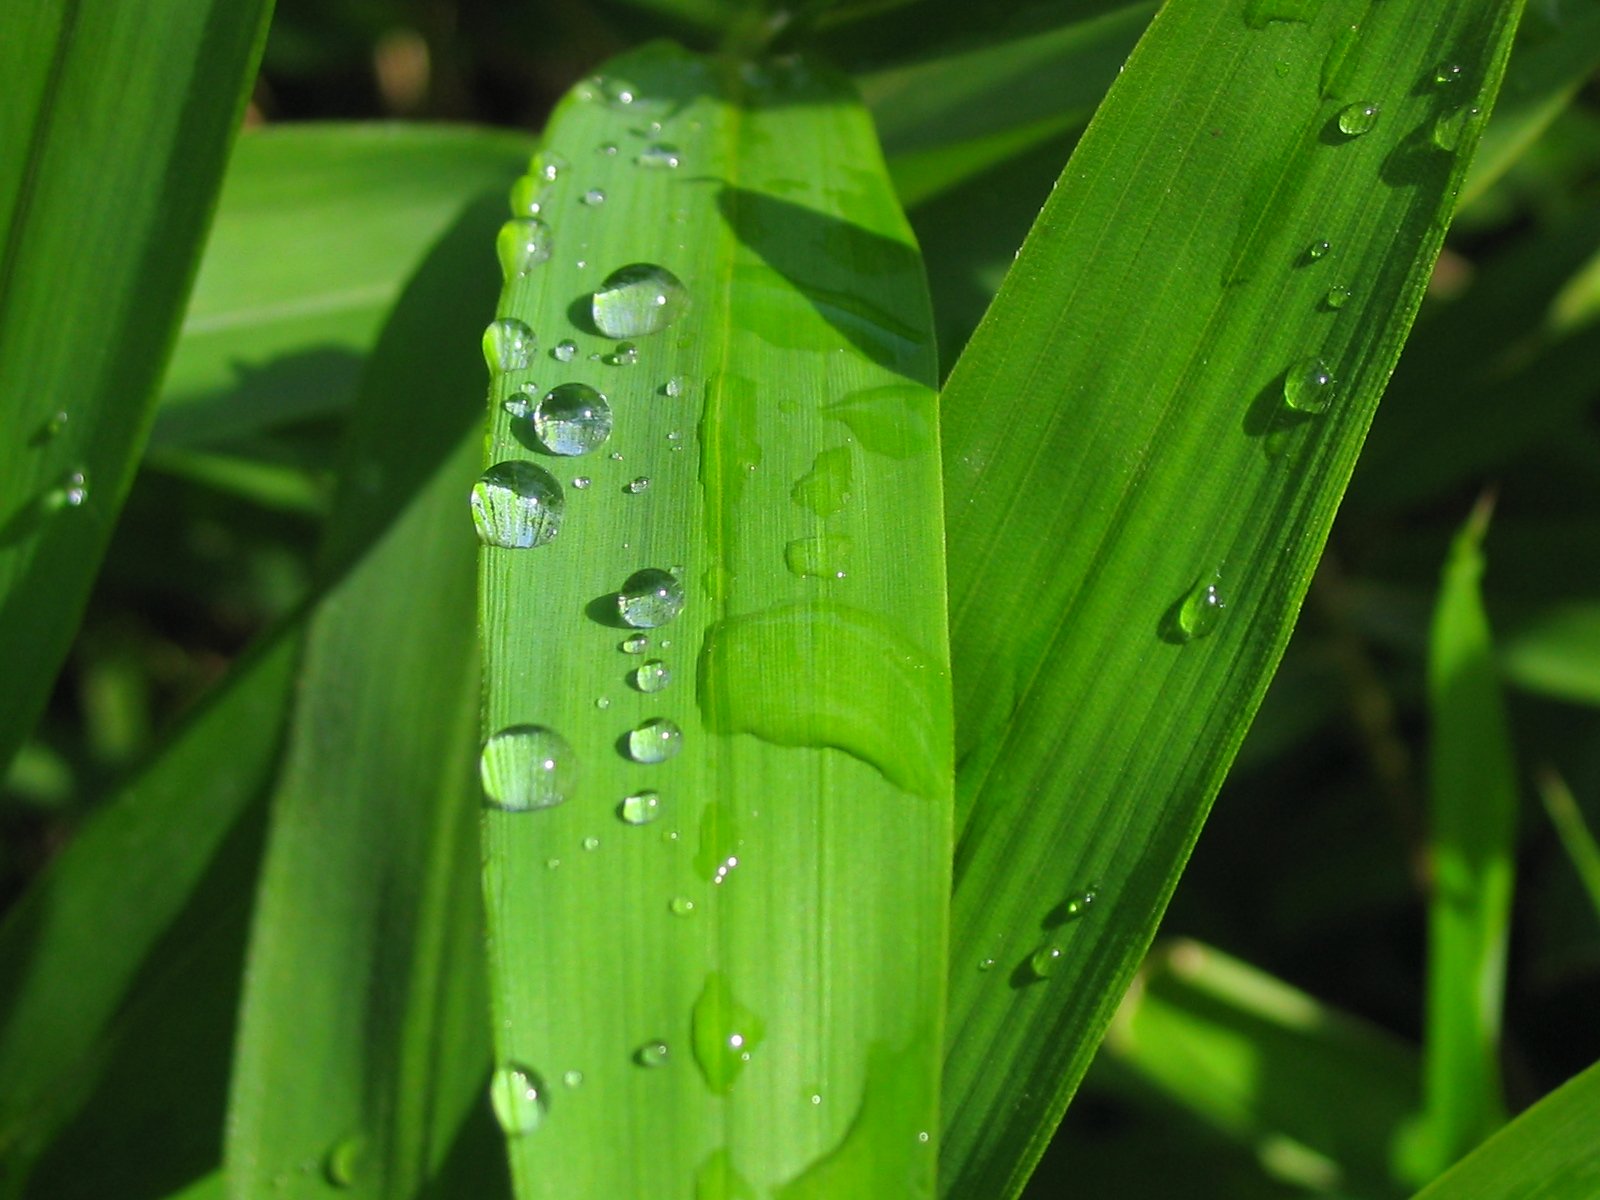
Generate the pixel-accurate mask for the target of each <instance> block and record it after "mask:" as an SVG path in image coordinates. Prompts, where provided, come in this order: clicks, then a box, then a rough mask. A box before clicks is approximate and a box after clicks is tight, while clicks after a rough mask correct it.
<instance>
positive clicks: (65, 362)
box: [0, 0, 272, 763]
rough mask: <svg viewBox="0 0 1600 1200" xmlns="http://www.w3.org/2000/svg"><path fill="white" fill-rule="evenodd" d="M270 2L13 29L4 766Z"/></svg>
mask: <svg viewBox="0 0 1600 1200" xmlns="http://www.w3.org/2000/svg"><path fill="white" fill-rule="evenodd" d="M271 8H272V6H271V4H270V2H269V0H246V2H245V3H236V2H229V0H211V2H209V3H183V2H178V0H80V2H78V3H74V4H44V5H24V6H22V7H20V8H17V9H15V10H14V11H13V12H12V13H11V14H10V19H9V20H8V21H7V30H6V36H5V37H4V38H0V78H3V79H5V80H6V89H7V101H6V103H5V104H4V105H3V106H0V145H4V146H5V147H6V152H5V153H4V154H3V155H0V231H3V232H0V428H3V429H5V430H6V436H5V437H4V438H3V439H0V672H3V674H4V676H5V680H6V683H5V686H4V687H3V688H0V763H6V762H9V761H10V760H11V756H12V754H13V753H14V752H15V750H16V747H17V746H18V744H19V743H20V742H21V741H22V739H23V738H24V737H25V736H26V735H27V733H28V730H29V728H30V726H31V725H32V723H33V720H34V718H35V716H36V715H37V714H38V711H39V708H40V706H41V705H42V704H43V703H44V700H45V697H46V696H47V694H48V692H49V688H50V683H51V680H52V679H53V678H54V676H55V672H56V668H57V667H58V666H59V665H60V662H61V659H62V656H63V655H64V654H65V652H66V648H67V645H68V643H69V641H70V640H71V638H72V635H73V633H74V631H75V630H76V628H77V622H78V616H79V614H80V613H81V611H82V608H83V602H84V599H85V597H86V596H87V594H88V589H89V584H90V581H91V580H92V579H93V578H94V572H95V568H96V566H97V565H98V564H99V561H100V555H101V551H102V550H103V549H104V546H105V542H106V539H107V538H108V537H109V536H110V533H111V528H112V526H113V524H114V523H115V521H116V515H117V510H118V508H119V507H120V506H121V504H122V497H123V493H124V492H125V491H126V490H127V486H128V482H129V480H130V479H131V478H132V476H133V469H134V466H135V464H136V463H137V461H138V456H139V451H140V450H141V448H142V444H143V441H144V435H145V432H146V430H147V429H148V423H149V415H150V411H151V408H152V406H153V402H154V399H155V392H156V385H157V381H158V380H159V378H160V375H161V369H162V366H163V364H164V362H165V360H166V357H167V353H168V351H169V350H170V349H171V346H172V339H173V335H174V334H175V333H176V330H177V323H178V317H179V314H180V312H181V311H182V306H183V302H184V297H185V294H186V293H187V291H188V288H189V283H190V281H191V279H192V277H193V274H194V269H195V264H196V263H197V261H198V260H199V252H200V244H201V239H202V236H203V234H204V231H205V226H206V223H207V221H208V219H209V217H210V213H211V209H212V206H213V203H214V202H215V199H216V190H217V185H218V183H219V182H220V179H221V175H222V166H223V162H224V161H225V159H226V157H227V153H228V147H229V145H230V143H231V142H232V140H233V133H234V129H235V128H236V126H237V124H238V120H239V114H240V112H241V110H242V108H243V105H244V98H245V96H246V94H247V93H248V90H249V85H250V81H251V79H252V77H253V75H254V71H255V64H256V61H257V59H258V58H259V56H260V52H261V43H262V40H263V38H264V36H265V32H266V21H267V16H268V14H269V13H270V11H271ZM130 128H136V129H138V130H139V136H137V137H129V136H128V130H129V129H130Z"/></svg>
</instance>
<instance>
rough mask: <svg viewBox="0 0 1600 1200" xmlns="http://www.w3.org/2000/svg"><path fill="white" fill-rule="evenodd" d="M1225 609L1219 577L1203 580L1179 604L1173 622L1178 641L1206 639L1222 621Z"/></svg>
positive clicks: (1214, 576)
mask: <svg viewBox="0 0 1600 1200" xmlns="http://www.w3.org/2000/svg"><path fill="white" fill-rule="evenodd" d="M1224 607H1225V602H1224V601H1223V598H1222V591H1221V581H1220V578H1219V577H1218V576H1216V575H1213V576H1212V577H1211V578H1210V579H1202V580H1201V581H1200V582H1198V583H1196V584H1195V585H1194V587H1192V588H1190V589H1189V591H1188V592H1186V593H1185V594H1184V597H1183V599H1182V600H1181V601H1179V602H1178V607H1177V612H1176V614H1175V615H1174V620H1173V626H1174V632H1175V633H1176V635H1177V637H1176V640H1177V641H1180V642H1192V641H1194V640H1195V639H1196V638H1203V637H1205V636H1206V635H1207V634H1209V633H1210V632H1211V631H1212V630H1214V629H1215V628H1216V627H1217V623H1218V622H1219V621H1221V620H1222V610H1223V608H1224Z"/></svg>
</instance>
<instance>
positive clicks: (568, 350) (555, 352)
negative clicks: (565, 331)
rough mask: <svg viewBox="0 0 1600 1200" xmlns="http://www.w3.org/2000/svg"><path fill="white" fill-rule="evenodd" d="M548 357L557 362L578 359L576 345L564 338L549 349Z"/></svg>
mask: <svg viewBox="0 0 1600 1200" xmlns="http://www.w3.org/2000/svg"><path fill="white" fill-rule="evenodd" d="M550 357H551V358H553V359H555V360H556V361H557V362H564V363H566V362H571V361H572V360H573V359H575V358H577V357H578V343H577V342H575V341H573V340H572V339H571V338H564V339H563V340H561V341H559V342H557V343H556V344H555V345H554V346H552V347H550Z"/></svg>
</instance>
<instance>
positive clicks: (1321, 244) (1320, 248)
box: [1306, 238, 1333, 262]
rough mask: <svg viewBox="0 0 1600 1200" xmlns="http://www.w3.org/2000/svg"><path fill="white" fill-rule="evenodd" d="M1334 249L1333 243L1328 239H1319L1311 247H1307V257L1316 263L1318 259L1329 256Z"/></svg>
mask: <svg viewBox="0 0 1600 1200" xmlns="http://www.w3.org/2000/svg"><path fill="white" fill-rule="evenodd" d="M1332 249H1333V245H1332V243H1331V242H1329V241H1328V240H1327V239H1326V238H1318V239H1317V240H1316V241H1314V242H1312V243H1311V245H1309V246H1307V247H1306V257H1307V258H1309V259H1310V260H1311V261H1312V262H1316V261H1317V259H1319V258H1323V257H1324V256H1326V255H1327V253H1328V251H1329V250H1332Z"/></svg>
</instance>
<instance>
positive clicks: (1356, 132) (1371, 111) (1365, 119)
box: [1339, 100, 1378, 137]
mask: <svg viewBox="0 0 1600 1200" xmlns="http://www.w3.org/2000/svg"><path fill="white" fill-rule="evenodd" d="M1377 123H1378V106H1377V105H1376V104H1373V103H1372V102H1371V101H1369V100H1358V101H1357V102H1356V103H1354V104H1347V105H1345V106H1344V107H1343V108H1341V109H1340V110H1339V132H1340V133H1343V134H1345V135H1346V136H1347V137H1360V136H1361V135H1362V134H1363V133H1369V132H1371V130H1372V127H1373V126H1374V125H1376V124H1377Z"/></svg>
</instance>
